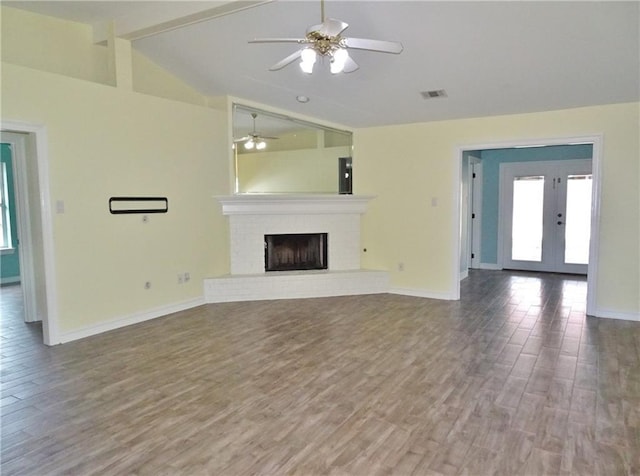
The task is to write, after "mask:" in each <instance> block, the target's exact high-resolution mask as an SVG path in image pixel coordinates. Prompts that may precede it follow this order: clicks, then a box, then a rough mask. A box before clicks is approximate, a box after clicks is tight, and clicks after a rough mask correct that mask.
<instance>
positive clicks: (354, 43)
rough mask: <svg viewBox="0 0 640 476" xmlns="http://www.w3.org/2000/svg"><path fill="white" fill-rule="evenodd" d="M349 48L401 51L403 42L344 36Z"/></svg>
mask: <svg viewBox="0 0 640 476" xmlns="http://www.w3.org/2000/svg"><path fill="white" fill-rule="evenodd" d="M344 43H345V45H346V46H347V48H353V49H356V50H369V51H380V52H382V53H394V54H398V53H401V52H402V50H403V49H404V48H403V46H402V43H399V42H397V41H383V40H367V39H364V38H344Z"/></svg>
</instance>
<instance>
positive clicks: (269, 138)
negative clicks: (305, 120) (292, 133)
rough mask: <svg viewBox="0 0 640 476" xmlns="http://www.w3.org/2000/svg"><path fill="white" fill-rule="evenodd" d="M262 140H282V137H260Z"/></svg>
mask: <svg viewBox="0 0 640 476" xmlns="http://www.w3.org/2000/svg"><path fill="white" fill-rule="evenodd" d="M260 139H268V140H274V139H280V137H271V136H260Z"/></svg>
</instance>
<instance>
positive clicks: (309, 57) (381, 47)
mask: <svg viewBox="0 0 640 476" xmlns="http://www.w3.org/2000/svg"><path fill="white" fill-rule="evenodd" d="M321 19H322V23H321V24H319V25H313V26H311V27H309V28H308V29H307V33H306V35H305V37H304V38H262V39H260V38H256V39H255V40H251V41H249V43H298V44H300V45H303V47H302V48H301V49H299V50H298V51H295V52H294V53H292V54H290V55H289V56H287V57H286V58H284V59H282V60H280V61H279V62H277V63H276V64H274V65H273V66H272V67H271V68H269V71H278V70H280V69H282V68H284V67H285V66H287V65H289V64H290V63H293V62H294V61H295V60H297V59H298V58H300V60H301V61H300V69H301V70H302V72H304V73H306V74H311V73H313V66H314V65H315V64H316V61H317V59H318V56H326V57H328V58H329V68H330V71H331V73H333V74H337V73H352V72H353V71H356V70H357V69H358V68H359V66H358V64H357V63H356V62H355V61H354V60H353V59H352V58H351V57H350V56H349V53H348V51H347V50H348V49H356V50H368V51H375V52H381V53H393V54H399V53H401V52H402V49H403V46H402V43H398V42H395V41H382V40H368V39H364V38H347V37H343V36H341V33H342V32H343V31H344V30H346V29H347V27H348V26H349V24H348V23H345V22H343V21H340V20H336V19H334V18H325V17H324V0H321Z"/></svg>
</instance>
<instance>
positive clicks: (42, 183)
mask: <svg viewBox="0 0 640 476" xmlns="http://www.w3.org/2000/svg"><path fill="white" fill-rule="evenodd" d="M0 129H1V130H2V131H3V132H16V133H22V134H29V135H30V136H31V137H32V138H33V139H34V144H35V150H34V151H33V155H34V156H29V155H25V157H26V159H27V160H35V161H36V165H37V171H38V178H37V183H33V182H34V181H30V182H29V180H28V177H27V174H26V173H24V180H25V183H26V182H28V184H27V186H28V188H29V189H30V190H31V191H32V193H35V194H37V196H38V198H39V201H40V222H41V223H40V225H41V227H42V236H41V237H38V238H41V239H42V240H41V243H42V250H41V252H42V256H43V257H44V285H45V293H46V309H43V313H42V331H43V340H44V343H45V344H46V345H56V344H59V343H60V339H59V331H58V329H59V327H58V295H57V289H56V283H55V259H54V243H53V225H52V216H51V198H50V197H51V194H50V189H51V187H50V176H49V149H48V140H47V129H46V127H45V126H43V125H39V124H31V123H26V122H20V121H10V120H4V119H2V121H1V122H0ZM25 165H26V164H25ZM23 172H26V167H24V168H23ZM18 188H19V190H18V193H19V194H21V195H22V196H21V198H20V200H21V204H22V205H23V207H24V206H26V205H27V204H28V197H27V187H26V186H22V187H20V186H19V187H18ZM25 212H26V210H25ZM23 215H26V213H25V214H23ZM19 220H26V221H28V219H27V217H26V216H23V217H22V218H19ZM29 229H30V226H29ZM29 238H30V239H32V238H33V237H32V236H31V237H29ZM22 239H24V238H22ZM37 241H40V240H37ZM27 246H29V247H30V249H29V251H32V250H33V248H32V246H34V240H32V241H31V243H29V244H27ZM29 255H31V256H30V257H29V258H28V259H27V260H25V262H21V263H20V265H21V266H22V269H21V273H23V277H24V278H25V279H29V280H30V282H29V283H28V284H27V287H29V289H30V291H29V293H30V294H33V295H32V296H29V297H28V298H26V299H25V304H26V300H27V299H28V300H30V299H35V298H34V295H35V294H34V293H35V288H34V285H35V270H34V263H33V253H29ZM20 258H21V260H22V255H21V256H20Z"/></svg>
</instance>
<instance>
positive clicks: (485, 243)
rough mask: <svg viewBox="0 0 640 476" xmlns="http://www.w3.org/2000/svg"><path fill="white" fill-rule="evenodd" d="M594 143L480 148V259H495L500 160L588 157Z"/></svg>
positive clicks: (491, 260)
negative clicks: (522, 147)
mask: <svg viewBox="0 0 640 476" xmlns="http://www.w3.org/2000/svg"><path fill="white" fill-rule="evenodd" d="M592 157H593V146H592V145H591V144H583V145H558V146H548V147H532V148H528V149H490V150H483V151H481V152H480V159H481V160H482V228H481V250H480V261H481V262H482V263H487V264H496V263H497V262H498V211H499V209H500V208H499V203H498V190H499V189H500V164H503V163H506V162H535V161H544V160H571V159H591V158H592Z"/></svg>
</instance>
